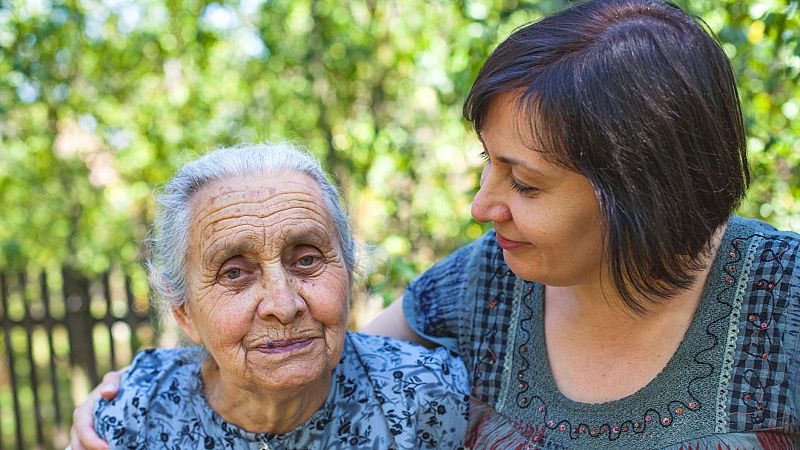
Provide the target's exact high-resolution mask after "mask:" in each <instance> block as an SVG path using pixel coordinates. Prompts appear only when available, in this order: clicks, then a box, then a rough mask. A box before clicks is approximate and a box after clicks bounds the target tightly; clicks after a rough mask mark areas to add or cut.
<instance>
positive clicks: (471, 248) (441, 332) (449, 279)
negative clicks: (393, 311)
mask: <svg viewBox="0 0 800 450" xmlns="http://www.w3.org/2000/svg"><path fill="white" fill-rule="evenodd" d="M478 246H479V241H476V242H473V243H471V244H469V245H467V246H465V247H462V248H460V249H458V250H456V251H455V252H454V253H452V254H451V255H450V256H448V257H447V258H445V259H444V260H443V261H441V262H439V263H437V264H435V265H434V266H433V267H431V268H430V269H428V270H427V271H425V272H424V273H423V274H422V275H420V276H418V277H417V278H415V279H414V280H413V281H412V282H411V284H410V285H409V286H408V288H407V289H406V291H405V293H404V294H403V314H404V315H405V319H406V321H407V322H408V325H409V326H410V327H411V329H412V330H414V332H416V333H417V334H418V335H420V336H422V337H424V338H425V339H428V340H430V341H432V342H435V343H437V344H439V345H442V346H444V347H447V348H449V349H451V350H453V351H458V336H459V330H460V328H461V327H463V326H464V324H463V323H462V322H463V320H464V317H465V316H466V314H465V309H466V308H467V304H466V303H467V302H466V301H465V300H466V298H467V287H468V286H467V284H468V281H469V279H470V278H471V277H470V276H469V272H470V270H471V267H472V264H471V261H472V259H473V255H474V254H475V253H476V252H477V249H478Z"/></svg>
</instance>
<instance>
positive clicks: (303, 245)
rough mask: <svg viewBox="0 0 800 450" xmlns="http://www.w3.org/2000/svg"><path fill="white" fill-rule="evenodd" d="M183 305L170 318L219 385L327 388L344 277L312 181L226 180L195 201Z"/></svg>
mask: <svg viewBox="0 0 800 450" xmlns="http://www.w3.org/2000/svg"><path fill="white" fill-rule="evenodd" d="M187 256H188V276H187V279H188V288H189V298H188V301H187V302H186V303H185V305H184V306H183V307H181V308H178V309H177V310H176V311H175V316H176V318H177V319H178V321H179V323H180V324H181V326H182V328H183V329H184V330H185V331H186V333H187V334H188V335H189V336H190V337H191V338H192V339H193V340H194V341H195V342H197V343H202V344H203V345H204V346H205V347H206V348H207V349H208V351H209V353H210V354H211V356H212V357H213V358H214V360H215V361H216V363H217V365H218V366H219V368H220V372H221V375H222V377H223V379H226V380H229V381H231V382H233V383H234V384H235V385H236V386H237V387H240V388H245V389H248V388H249V389H275V388H280V389H286V388H291V387H295V386H303V385H307V384H309V383H313V382H314V381H318V380H321V379H325V377H327V376H328V375H329V374H330V371H331V370H332V369H333V368H334V367H335V366H336V364H337V363H338V362H339V358H340V356H341V352H342V346H343V343H344V333H345V330H346V323H347V304H348V299H349V295H350V277H349V274H348V271H347V269H346V267H345V264H344V261H343V259H342V255H341V250H340V248H339V244H338V240H337V238H336V228H335V226H334V223H333V222H332V219H331V217H330V214H328V211H327V209H326V208H325V207H324V206H323V202H322V194H321V193H320V191H319V189H318V188H317V186H316V183H315V182H314V181H312V180H311V179H310V178H309V177H307V176H306V175H303V174H299V173H295V172H280V173H267V174H258V175H250V176H246V177H242V178H229V179H225V180H221V181H219V182H216V183H213V184H210V185H208V186H206V187H204V188H203V189H201V190H200V191H199V192H198V193H197V194H196V195H195V196H194V199H193V201H192V217H191V222H190V229H189V249H188V255H187Z"/></svg>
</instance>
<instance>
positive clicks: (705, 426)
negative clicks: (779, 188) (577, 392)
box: [404, 218, 800, 449]
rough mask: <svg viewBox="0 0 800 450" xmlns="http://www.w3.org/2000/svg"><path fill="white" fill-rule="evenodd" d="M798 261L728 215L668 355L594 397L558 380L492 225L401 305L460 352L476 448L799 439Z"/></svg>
mask: <svg viewBox="0 0 800 450" xmlns="http://www.w3.org/2000/svg"><path fill="white" fill-rule="evenodd" d="M799 264H800V236H798V235H797V234H795V233H787V232H781V231H777V230H775V229H774V228H772V227H770V226H769V225H767V224H764V223H761V222H757V221H753V220H745V219H741V218H732V219H731V221H730V222H729V225H728V228H727V230H726V233H725V235H724V238H723V241H722V244H721V245H720V248H719V251H718V254H717V255H716V258H715V260H714V263H713V267H712V269H711V271H710V273H709V276H708V279H707V282H706V286H705V290H704V292H703V295H702V298H701V302H700V305H699V307H698V311H697V314H696V316H695V318H694V320H693V322H692V324H691V325H690V328H689V330H688V331H687V333H686V336H685V338H684V341H683V342H682V343H681V345H680V347H679V348H678V350H677V351H676V353H675V354H674V355H673V357H672V359H671V360H670V361H669V363H668V364H667V365H666V367H665V368H664V369H663V371H662V372H661V373H660V374H659V375H658V376H657V377H656V378H655V379H653V380H652V381H651V382H650V383H649V384H648V385H646V386H645V387H644V388H642V389H641V390H639V391H638V392H636V393H634V394H633V395H630V396H628V397H625V398H622V399H620V400H616V401H612V402H607V403H600V404H587V403H578V402H574V401H571V400H569V399H568V398H566V397H565V396H563V395H562V394H561V393H560V392H559V391H558V389H557V388H556V385H555V382H554V381H553V378H552V375H551V371H550V367H549V364H548V359H547V353H546V349H545V345H544V329H543V320H542V319H543V308H542V297H543V293H544V289H543V286H542V285H540V284H537V283H530V282H525V281H523V280H521V279H519V278H517V277H516V276H515V275H514V274H513V273H511V271H510V270H509V269H508V267H507V266H506V265H505V263H504V261H503V258H502V250H501V249H499V247H498V246H497V243H496V241H495V234H494V232H489V233H487V234H486V235H485V236H483V237H482V238H481V239H479V240H478V241H476V242H474V243H472V244H470V245H468V246H466V247H464V248H462V249H460V250H458V251H457V252H455V253H454V254H453V255H451V256H450V257H448V258H447V259H446V260H444V261H442V262H441V263H439V264H437V265H436V266H434V267H433V268H431V269H430V270H429V271H428V272H426V273H425V274H423V275H421V276H420V277H419V278H418V279H416V280H415V281H414V282H413V283H412V284H411V286H410V287H409V289H408V290H407V292H406V295H405V298H404V308H405V314H406V318H407V320H408V321H409V324H410V325H411V326H412V328H414V329H415V330H416V331H417V332H418V333H419V334H420V335H423V336H426V337H427V338H429V339H431V340H433V341H436V342H439V343H441V344H443V345H445V346H448V347H450V348H452V349H454V350H456V351H458V353H459V354H460V355H461V357H462V358H464V360H465V362H466V364H467V368H468V370H469V371H470V379H471V396H472V398H473V407H472V411H471V417H472V419H471V431H470V434H469V436H468V444H471V445H472V446H473V447H474V448H497V449H505V448H514V449H517V448H519V449H525V448H545V449H609V448H613V449H617V448H625V449H628V448H658V449H680V448H683V449H688V448H692V449H705V448H709V449H717V448H724V449H760V448H763V449H791V448H800V428H798V425H799V424H800V267H798V265H799ZM597 357H604V358H614V355H602V354H598V355H597Z"/></svg>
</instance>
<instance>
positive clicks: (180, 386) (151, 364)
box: [94, 347, 203, 448]
mask: <svg viewBox="0 0 800 450" xmlns="http://www.w3.org/2000/svg"><path fill="white" fill-rule="evenodd" d="M202 355H203V353H202V350H201V349H200V348H197V347H195V348H177V349H150V350H144V351H142V352H139V353H138V354H137V355H136V357H135V358H134V360H133V362H132V363H131V365H130V367H129V368H128V369H126V370H125V371H124V372H123V374H122V378H121V383H120V390H119V392H118V394H117V396H116V397H114V398H113V399H112V400H108V401H107V400H100V401H99V402H98V403H97V407H96V409H95V413H94V416H95V430H96V431H97V433H98V434H99V435H100V436H101V437H103V438H104V439H106V440H107V441H108V442H109V444H111V446H112V448H115V447H120V448H126V447H129V446H131V445H137V446H138V445H142V443H143V439H147V436H146V435H145V434H144V430H145V428H146V427H147V424H148V423H160V424H161V425H162V426H164V425H167V424H168V423H169V422H171V421H172V420H173V418H174V416H173V414H172V413H171V412H170V411H173V412H174V410H175V408H176V407H178V406H179V405H181V407H182V406H185V403H184V402H185V401H187V400H191V399H196V398H202V396H200V397H198V396H197V394H199V393H200V392H201V389H202V388H201V387H200V381H199V362H200V361H201V360H202ZM198 389H200V390H198ZM151 431H152V430H148V432H151ZM131 448H132V447H131Z"/></svg>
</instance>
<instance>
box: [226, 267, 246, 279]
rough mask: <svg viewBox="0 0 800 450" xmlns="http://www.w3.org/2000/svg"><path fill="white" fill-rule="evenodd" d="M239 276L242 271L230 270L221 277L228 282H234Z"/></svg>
mask: <svg viewBox="0 0 800 450" xmlns="http://www.w3.org/2000/svg"><path fill="white" fill-rule="evenodd" d="M241 275H242V271H241V270H240V269H230V270H228V271H226V272H225V273H224V274H223V276H224V277H225V278H227V279H229V280H235V279H237V278H239V277H240V276H241Z"/></svg>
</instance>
